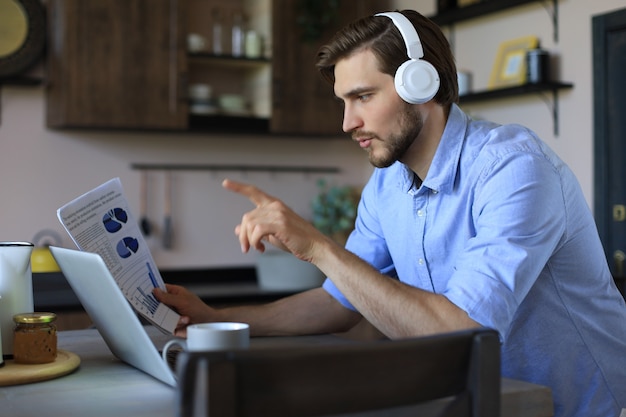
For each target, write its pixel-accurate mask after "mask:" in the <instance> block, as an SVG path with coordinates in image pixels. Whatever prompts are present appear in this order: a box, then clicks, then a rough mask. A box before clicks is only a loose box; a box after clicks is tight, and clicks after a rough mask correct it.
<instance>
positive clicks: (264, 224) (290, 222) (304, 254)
mask: <svg viewBox="0 0 626 417" xmlns="http://www.w3.org/2000/svg"><path fill="white" fill-rule="evenodd" d="M222 186H223V187H224V188H226V189H227V190H230V191H233V192H236V193H238V194H241V195H243V196H245V197H247V198H248V199H249V200H250V201H251V202H252V204H254V205H255V206H256V208H255V209H253V210H251V211H249V212H247V213H246V214H244V215H243V217H242V219H241V223H240V224H239V225H237V227H235V234H236V235H237V237H238V238H239V243H240V244H241V250H242V252H244V253H245V252H248V251H249V250H250V248H254V249H256V250H258V251H260V252H263V251H264V250H265V244H264V243H263V242H269V243H271V244H272V245H274V246H277V247H279V248H281V249H282V250H284V251H287V252H291V253H292V254H294V255H295V256H296V257H298V258H300V259H302V260H304V261H308V262H310V261H311V260H312V259H313V250H314V244H315V242H317V241H320V240H326V237H325V236H324V235H323V234H322V233H321V232H319V231H318V230H317V229H316V228H315V227H314V226H313V225H312V224H311V223H310V222H308V221H306V220H305V219H303V218H302V217H300V216H298V215H297V214H296V213H295V212H294V211H293V210H291V209H290V208H289V207H288V206H287V205H286V204H285V203H283V202H282V201H281V200H279V199H277V198H275V197H272V196H271V195H269V194H266V193H265V192H263V191H261V190H260V189H258V188H257V187H255V186H253V185H249V184H244V183H240V182H236V181H231V180H228V179H226V180H224V182H223V183H222Z"/></svg>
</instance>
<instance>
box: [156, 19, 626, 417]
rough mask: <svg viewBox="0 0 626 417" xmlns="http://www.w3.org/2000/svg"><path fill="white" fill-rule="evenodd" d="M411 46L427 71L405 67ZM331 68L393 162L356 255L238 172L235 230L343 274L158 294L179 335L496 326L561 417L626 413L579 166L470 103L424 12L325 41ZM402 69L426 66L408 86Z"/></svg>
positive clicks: (380, 176)
mask: <svg viewBox="0 0 626 417" xmlns="http://www.w3.org/2000/svg"><path fill="white" fill-rule="evenodd" d="M403 16H405V17H408V19H409V20H410V22H407V21H406V20H403V19H404V18H403ZM407 24H408V25H409V27H407V26H406V25H407ZM415 28H416V29H417V31H418V32H419V38H420V39H421V47H423V59H419V58H420V57H421V52H422V51H421V48H420V46H419V44H420V42H419V40H417V41H416V38H417V37H418V35H417V34H415V33H411V31H415ZM416 45H417V46H416ZM407 54H410V56H411V57H412V58H414V59H413V61H417V64H418V65H419V67H418V68H417V69H410V68H409V69H406V68H403V66H404V64H403V63H404V62H405V61H407ZM412 63H415V62H412ZM428 63H430V64H432V67H433V68H430V67H428V65H429V64H428ZM421 64H425V65H426V66H425V67H423V68H422V67H421ZM318 67H319V68H320V70H321V72H322V74H323V75H324V76H325V77H326V78H327V79H329V80H330V81H331V82H333V84H334V91H335V95H336V96H337V97H338V98H339V99H341V100H342V101H343V103H344V105H345V109H344V122H343V130H344V131H346V132H349V133H351V134H352V138H353V140H355V141H356V142H357V143H358V144H359V146H360V147H361V148H363V149H364V150H365V151H367V152H368V154H369V159H370V161H371V163H372V164H373V165H374V166H376V167H377V169H375V171H374V173H373V174H372V177H371V178H370V180H369V182H368V183H367V185H366V186H365V188H364V190H363V194H362V198H361V202H360V204H359V212H358V218H357V221H356V226H355V230H354V232H353V233H352V234H351V236H350V238H349V240H348V243H347V244H346V249H347V250H344V249H342V248H341V247H339V246H338V245H336V244H335V243H334V242H333V241H332V240H330V239H329V238H327V237H326V236H324V235H323V234H321V233H320V232H319V231H317V230H315V229H314V228H313V227H312V226H311V224H310V223H309V222H307V221H305V220H304V219H302V218H300V217H299V216H297V215H296V214H295V213H294V212H293V211H292V210H290V209H289V208H288V207H287V206H285V204H284V203H283V202H281V201H280V200H278V199H276V198H274V197H272V196H269V195H267V194H265V193H263V192H262V191H260V190H258V189H257V188H255V187H253V186H251V185H247V184H240V183H236V182H233V181H229V180H226V181H225V182H224V184H223V185H224V187H225V188H227V189H228V190H231V191H234V192H237V193H240V194H242V195H244V196H246V197H248V198H249V199H250V200H251V201H252V202H253V203H254V205H255V206H256V208H255V209H254V210H252V211H250V212H248V213H246V214H245V215H244V216H243V218H242V220H241V224H239V225H238V226H237V227H236V229H235V232H236V235H237V236H238V238H239V241H240V243H241V248H242V250H243V251H244V252H247V251H249V250H250V249H251V248H253V249H256V250H259V251H263V250H264V244H265V242H269V243H271V244H274V245H276V246H278V247H281V248H283V249H284V250H287V251H290V252H292V253H293V254H294V255H296V256H297V257H299V258H300V259H304V260H306V261H309V262H312V263H313V264H315V265H316V266H317V267H318V268H319V269H321V270H322V271H323V272H324V273H325V274H326V275H327V276H328V277H329V278H328V279H327V280H326V282H325V283H324V285H323V287H322V288H317V289H313V290H310V291H306V292H303V293H300V294H297V295H294V296H292V297H287V298H284V299H282V300H279V301H276V302H274V303H270V304H267V305H263V306H251V307H238V308H228V309H222V310H216V309H213V308H211V307H209V306H207V305H205V304H204V303H202V301H201V300H200V299H199V298H198V297H196V296H195V295H193V294H191V293H190V292H189V291H187V290H185V289H184V288H181V287H178V286H168V293H163V292H160V291H156V293H155V294H156V296H157V297H158V299H159V300H161V301H163V302H164V303H165V304H168V305H170V306H172V307H173V308H175V309H176V310H177V311H178V312H179V313H180V314H181V315H182V316H183V317H182V319H181V323H180V328H179V334H181V335H184V327H185V325H187V324H188V323H193V322H203V321H217V320H223V321H243V322H247V323H250V325H251V331H252V334H253V335H293V334H311V333H329V332H338V331H343V330H347V329H349V328H351V327H352V326H354V325H355V324H356V323H357V322H358V321H359V320H360V319H361V318H362V317H364V318H366V319H367V320H369V322H371V323H372V324H373V325H374V326H375V327H376V328H377V329H378V330H379V331H381V332H382V333H384V334H385V335H386V336H388V337H390V338H394V339H396V338H403V337H412V336H421V335H428V334H433V333H439V332H446V331H453V330H459V329H467V328H471V327H476V326H487V327H492V328H494V329H496V330H497V331H498V332H499V334H500V338H501V341H502V373H503V376H506V377H510V378H515V379H521V380H525V381H530V382H534V383H538V384H543V385H547V386H549V387H550V388H551V389H552V392H553V397H554V401H555V415H557V416H568V417H571V416H580V417H582V416H585V417H589V416H618V415H619V414H620V410H621V409H622V408H626V305H625V303H624V299H623V298H622V297H621V295H620V294H619V292H618V291H617V289H616V287H615V285H614V283H613V280H612V277H611V274H610V272H609V270H608V267H607V264H606V260H605V255H604V252H603V249H602V246H601V243H600V240H599V238H598V234H597V231H596V227H595V223H594V220H593V217H592V215H591V213H590V211H589V209H588V206H587V204H586V201H585V199H584V197H583V194H582V192H581V190H580V188H579V185H578V183H577V180H576V178H575V176H574V174H573V173H572V172H571V171H570V170H569V168H568V167H567V166H566V165H565V164H564V163H563V162H562V161H561V160H560V159H559V158H558V157H557V156H556V155H555V154H554V152H552V151H551V150H550V149H549V148H548V147H547V146H546V145H545V144H544V143H543V142H541V141H540V139H539V138H537V137H536V135H535V134H534V133H533V132H531V131H529V130H528V129H526V128H523V127H521V126H517V125H510V126H500V125H497V124H494V123H490V122H485V121H472V120H471V119H469V118H468V117H467V116H466V115H465V114H464V113H463V112H462V111H461V110H460V109H459V107H458V106H457V105H456V104H455V102H456V101H458V92H457V84H456V69H455V65H454V59H453V57H452V54H451V51H450V48H449V45H448V43H447V41H446V39H445V37H444V35H443V34H442V33H441V31H440V29H439V28H438V27H437V26H436V25H435V24H434V23H432V22H431V21H430V20H428V19H426V18H425V17H423V16H421V15H420V14H419V13H417V12H414V11H403V12H402V15H400V16H399V15H398V14H389V15H383V16H371V17H366V18H364V19H361V20H359V21H357V22H355V23H353V24H352V25H349V26H348V27H346V28H345V29H344V30H342V31H340V32H339V33H338V34H337V35H336V36H335V38H334V39H333V40H332V41H331V42H330V43H329V44H328V45H326V46H324V47H322V48H321V50H320V53H319V57H318ZM399 67H400V69H401V70H403V71H405V72H409V73H410V72H411V71H415V74H417V76H416V77H414V79H409V80H405V81H403V80H398V81H397V82H394V75H395V74H396V69H398V68H399ZM401 70H399V72H400V71H401ZM433 71H434V72H433ZM400 76H407V77H409V78H410V77H412V74H409V75H406V74H400ZM396 77H397V76H396ZM405 90H409V91H405ZM431 97H432V98H431ZM294 279H297V277H294Z"/></svg>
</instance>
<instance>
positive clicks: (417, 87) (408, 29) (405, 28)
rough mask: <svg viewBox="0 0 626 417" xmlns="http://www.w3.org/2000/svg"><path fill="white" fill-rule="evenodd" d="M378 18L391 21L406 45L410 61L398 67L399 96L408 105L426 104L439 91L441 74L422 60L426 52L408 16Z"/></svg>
mask: <svg viewBox="0 0 626 417" xmlns="http://www.w3.org/2000/svg"><path fill="white" fill-rule="evenodd" d="M376 16H386V17H388V18H389V19H391V21H392V22H393V24H394V25H395V26H396V27H397V28H398V30H399V31H400V34H401V35H402V38H403V39H404V43H405V44H406V52H407V55H408V56H409V60H408V61H405V62H404V63H403V64H402V65H400V66H399V67H398V69H397V70H396V75H395V77H394V84H395V86H396V91H397V92H398V95H399V96H400V97H401V98H402V99H403V100H404V101H406V102H407V103H411V104H422V103H426V102H427V101H429V100H430V99H432V98H433V97H435V94H437V91H439V74H438V73H437V70H436V69H435V67H433V65H432V64H431V63H430V62H428V61H425V60H423V59H421V58H422V57H423V56H424V50H423V49H422V42H421V41H420V37H419V35H418V34H417V31H416V30H415V27H414V26H413V24H412V23H411V21H410V20H409V19H407V18H406V16H404V15H403V14H402V13H399V12H387V13H378V14H376Z"/></svg>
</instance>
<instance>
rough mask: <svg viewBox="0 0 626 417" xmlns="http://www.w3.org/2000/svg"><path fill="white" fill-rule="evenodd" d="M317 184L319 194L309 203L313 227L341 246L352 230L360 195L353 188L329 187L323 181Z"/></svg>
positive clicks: (344, 186) (348, 186)
mask: <svg viewBox="0 0 626 417" xmlns="http://www.w3.org/2000/svg"><path fill="white" fill-rule="evenodd" d="M317 184H318V187H319V189H320V192H319V194H318V195H316V196H315V198H313V201H312V202H311V207H312V209H313V220H312V222H313V225H314V226H315V227H316V228H317V229H318V230H319V231H321V232H322V233H324V234H325V235H327V236H330V237H332V238H333V239H334V240H335V241H337V243H340V244H342V245H343V244H345V242H346V240H347V239H348V235H349V234H350V232H352V230H353V229H354V221H355V219H356V212H357V206H358V204H359V199H360V196H361V193H360V192H359V190H358V189H357V188H355V187H353V186H350V185H342V186H339V185H330V184H329V183H328V182H327V181H326V180H324V179H320V180H319V181H318V183H317Z"/></svg>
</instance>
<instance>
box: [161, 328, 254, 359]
mask: <svg viewBox="0 0 626 417" xmlns="http://www.w3.org/2000/svg"><path fill="white" fill-rule="evenodd" d="M173 346H180V347H181V348H183V349H184V350H186V351H188V352H205V351H211V350H235V349H247V348H248V347H249V346H250V326H249V325H248V324H246V323H235V322H215V323H198V324H191V325H189V326H187V339H186V340H185V339H172V340H170V341H168V342H167V343H166V344H165V346H163V352H162V353H161V355H162V356H163V360H165V361H167V360H168V359H167V354H168V352H169V350H170V348H172V347H173Z"/></svg>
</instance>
